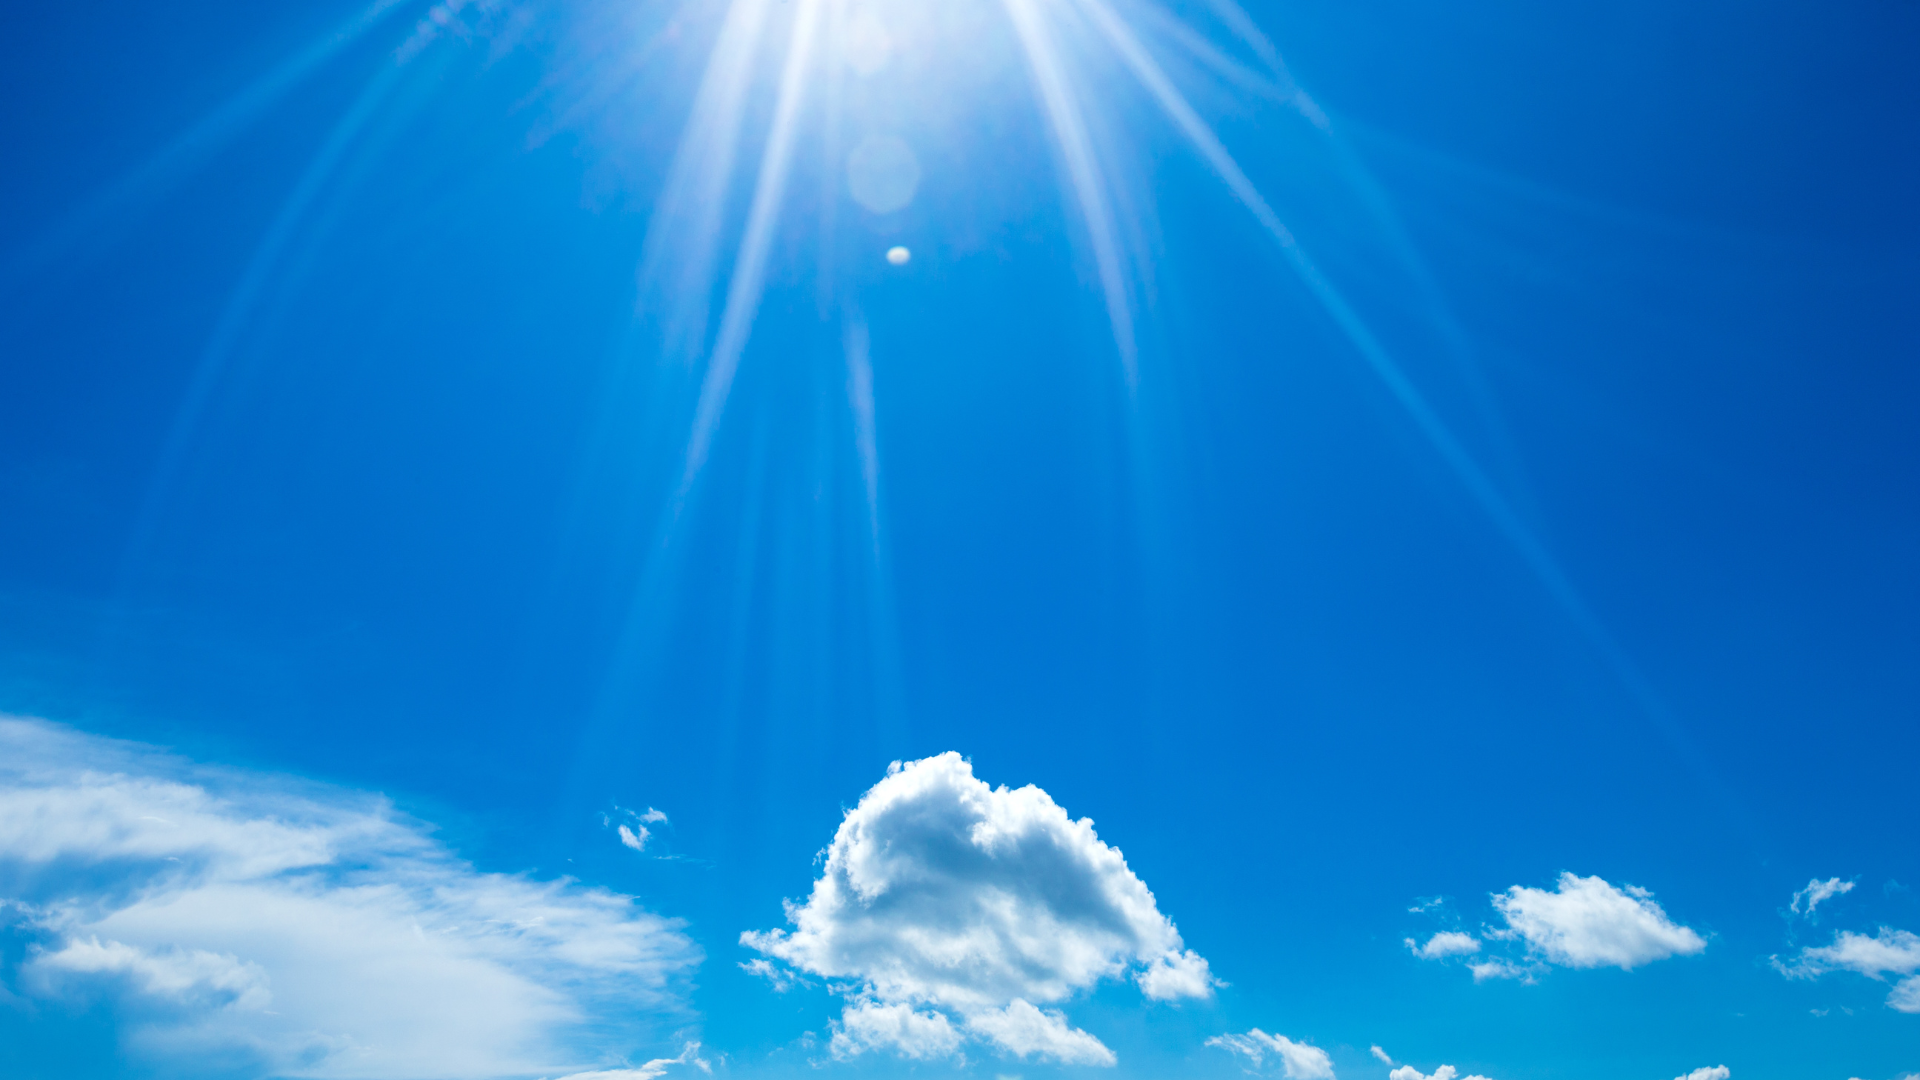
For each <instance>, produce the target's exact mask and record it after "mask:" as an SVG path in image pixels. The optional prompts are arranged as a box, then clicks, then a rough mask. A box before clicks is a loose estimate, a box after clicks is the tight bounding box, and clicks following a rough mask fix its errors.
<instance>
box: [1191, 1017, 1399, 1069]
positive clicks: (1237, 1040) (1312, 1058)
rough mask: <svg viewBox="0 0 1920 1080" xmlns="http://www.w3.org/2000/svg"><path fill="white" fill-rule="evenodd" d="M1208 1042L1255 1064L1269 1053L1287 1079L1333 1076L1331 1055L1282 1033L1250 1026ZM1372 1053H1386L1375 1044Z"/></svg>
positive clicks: (1381, 1057) (1383, 1058)
mask: <svg viewBox="0 0 1920 1080" xmlns="http://www.w3.org/2000/svg"><path fill="white" fill-rule="evenodd" d="M1207 1045H1208V1046H1218V1047H1220V1048H1221V1049H1223V1050H1228V1051H1231V1052H1233V1053H1236V1054H1241V1055H1244V1056H1246V1057H1247V1058H1249V1059H1251V1060H1252V1061H1253V1065H1254V1067H1255V1068H1259V1067H1260V1064H1261V1062H1262V1061H1264V1060H1265V1059H1266V1057H1267V1055H1269V1054H1271V1055H1273V1056H1274V1057H1275V1058H1278V1059H1279V1061H1280V1069H1281V1072H1282V1074H1283V1075H1285V1076H1286V1077H1287V1080H1333V1059H1332V1058H1331V1057H1328V1056H1327V1052H1326V1051H1325V1050H1322V1049H1320V1048H1319V1047H1317V1046H1313V1045H1310V1044H1308V1043H1302V1042H1294V1041H1293V1040H1292V1039H1289V1038H1287V1037H1286V1036H1285V1035H1269V1034H1267V1033H1266V1032H1264V1031H1261V1030H1260V1029H1259V1028H1254V1029H1253V1030H1252V1031H1249V1032H1247V1033H1246V1034H1245V1035H1215V1036H1214V1037H1213V1038H1211V1039H1208V1040H1207ZM1373 1050H1374V1053H1375V1055H1377V1056H1379V1057H1380V1059H1381V1060H1382V1061H1385V1060H1387V1058H1386V1054H1385V1052H1384V1051H1382V1050H1381V1049H1380V1048H1379V1047H1377V1046H1376V1047H1374V1048H1373Z"/></svg>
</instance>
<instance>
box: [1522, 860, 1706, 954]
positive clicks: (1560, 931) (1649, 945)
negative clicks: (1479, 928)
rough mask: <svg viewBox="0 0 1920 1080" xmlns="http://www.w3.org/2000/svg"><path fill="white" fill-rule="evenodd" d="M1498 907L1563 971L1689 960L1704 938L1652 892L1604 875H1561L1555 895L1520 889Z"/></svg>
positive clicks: (1531, 944) (1534, 947)
mask: <svg viewBox="0 0 1920 1080" xmlns="http://www.w3.org/2000/svg"><path fill="white" fill-rule="evenodd" d="M1493 906H1494V907H1495V908H1496V909H1498V910H1499V912H1500V914H1501V915H1502V916H1504V917H1505V918H1506V920H1507V925H1508V926H1509V927H1510V928H1511V930H1512V931H1513V932H1514V933H1517V934H1519V935H1520V937H1521V938H1523V939H1524V940H1525V941H1526V943H1527V946H1528V947H1529V949H1531V950H1532V951H1533V952H1535V953H1538V954H1539V955H1540V956H1542V957H1544V958H1545V959H1546V960H1547V961H1549V962H1550V963H1555V964H1560V965H1562V966H1564V967H1575V968H1589V967H1617V968H1621V969H1622V970H1631V969H1633V968H1636V967H1639V966H1640V965H1642V964H1647V963H1651V962H1653V961H1655V960H1663V959H1665V958H1667V957H1669V956H1689V955H1692V954H1694V953H1697V952H1700V951H1701V950H1703V949H1705V948H1706V947H1707V943H1706V941H1705V939H1703V938H1701V936H1700V935H1699V934H1696V933H1694V932H1693V931H1692V930H1690V929H1688V928H1687V927H1684V926H1681V925H1679V924H1677V923H1675V922H1673V921H1672V920H1671V919H1668V918H1667V913H1666V912H1664V911H1662V910H1661V909H1660V905H1659V904H1656V903H1654V901H1653V894H1652V893H1650V892H1648V891H1647V890H1645V889H1640V888H1635V887H1634V886H1632V885H1628V886H1627V887H1626V888H1625V889H1624V890H1622V889H1617V888H1614V887H1613V886H1612V885H1610V884H1608V883H1607V882H1606V881H1604V880H1602V879H1601V878H1599V877H1586V878H1583V877H1580V876H1578V875H1575V874H1569V873H1563V874H1561V875H1560V881H1559V886H1558V888H1557V889H1555V891H1553V892H1548V891H1546V890H1545V889H1532V888H1527V887H1525V886H1520V885H1515V886H1514V887H1512V888H1511V889H1508V890H1507V891H1506V892H1504V893H1498V894H1496V895H1495V896H1494V898H1493Z"/></svg>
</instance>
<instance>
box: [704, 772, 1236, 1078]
mask: <svg viewBox="0 0 1920 1080" xmlns="http://www.w3.org/2000/svg"><path fill="white" fill-rule="evenodd" d="M787 918H788V921H789V922H791V923H792V924H793V929H792V930H791V931H786V930H770V931H765V932H755V931H749V932H747V933H744V934H742V935H741V936H740V941H741V943H742V944H743V945H746V946H747V947H749V948H751V949H754V950H756V951H758V952H760V953H761V954H763V955H764V956H767V957H770V958H772V959H775V960H779V961H782V962H784V963H785V964H787V965H790V966H791V967H792V968H793V969H794V970H797V971H800V972H804V973H807V974H811V975H817V976H821V977H823V978H826V979H830V980H840V981H842V982H843V983H845V984H846V988H845V989H844V990H843V991H842V992H843V993H844V995H845V996H846V997H847V999H848V1000H847V1004H846V1006H845V1011H844V1013H843V1014H842V1016H841V1019H840V1021H839V1022H838V1024H837V1025H836V1026H835V1033H834V1036H833V1041H832V1051H833V1053H834V1054H835V1055H836V1056H839V1057H850V1056H853V1055H856V1054H860V1053H864V1052H867V1051H870V1050H882V1049H885V1050H891V1051H893V1052H896V1053H899V1054H901V1055H903V1056H905V1057H908V1058H916V1059H923V1060H924V1059H930V1058H941V1057H947V1056H950V1055H952V1054H955V1053H957V1052H958V1051H959V1049H960V1047H961V1045H962V1043H964V1042H965V1041H967V1040H968V1039H970V1038H971V1039H977V1040H980V1041H982V1042H985V1043H987V1044H989V1045H991V1046H993V1047H996V1048H997V1049H999V1050H1001V1051H1002V1052H1005V1053H1008V1054H1012V1055H1014V1056H1016V1057H1022V1058H1025V1057H1028V1056H1033V1057H1038V1058H1042V1059H1050V1060H1054V1061H1058V1062H1063V1063H1072V1064H1086V1065H1111V1064H1113V1063H1114V1056H1113V1052H1112V1051H1111V1050H1109V1049H1108V1048H1107V1047H1106V1046H1105V1045H1104V1044H1102V1043H1101V1042H1100V1041H1099V1040H1098V1039H1096V1038H1095V1037H1094V1036H1092V1035H1090V1034H1088V1033H1087V1032H1084V1031H1081V1030H1078V1029H1076V1028H1074V1027H1072V1026H1071V1025H1070V1024H1069V1023H1068V1021H1067V1019H1066V1017H1065V1015H1064V1014H1063V1013H1061V1012H1060V1011H1059V1010H1058V1009H1046V1008H1042V1007H1041V1006H1045V1005H1053V1004H1056V1003H1059V1002H1062V1001H1065V1000H1066V999H1068V998H1070V997H1072V996H1073V995H1074V994H1076V993H1079V992H1081V991H1084V990H1087V989H1090V988H1091V987H1093V986H1094V985H1095V984H1096V983H1098V982H1100V981H1102V980H1107V979H1119V978H1123V977H1128V976H1130V977H1131V978H1132V979H1133V981H1134V982H1136V983H1137V984H1138V985H1139V987H1140V989H1141V991H1142V992H1143V993H1144V994H1145V995H1146V996H1147V997H1149V998H1153V999H1156V1000H1162V1001H1165V1000H1174V999H1178V998H1207V997H1210V996H1211V995H1212V993H1213V987H1214V986H1215V985H1216V983H1217V980H1216V979H1214V977H1213V975H1212V972H1211V971H1210V970H1209V969H1208V966H1207V962H1206V960H1204V959H1202V958H1201V957H1200V956H1199V954H1197V953H1195V952H1193V951H1192V950H1190V949H1187V948H1186V947H1185V945H1184V944H1183V943H1182V941H1181V939H1180V934H1179V932H1178V931H1177V930H1175V929H1174V925H1173V923H1172V922H1171V921H1170V920H1169V919H1167V917H1166V916H1164V915H1162V914H1161V913H1160V910H1159V908H1158V907H1157V906H1156V905H1155V902H1154V898H1153V893H1151V892H1150V891H1148V889H1147V887H1146V884H1145V883H1144V882H1142V881H1141V880H1140V879H1139V877H1137V876H1136V875H1135V874H1134V873H1133V871H1132V870H1131V869H1129V868H1128V867H1127V863H1126V859H1125V858H1124V857H1122V855H1121V854H1120V852H1119V851H1118V850H1117V849H1115V848H1112V847H1109V846H1108V845H1107V844H1105V843H1103V842H1101V840H1100V839H1099V837H1098V836H1096V835H1095V833H1094V830H1093V822H1092V821H1090V820H1088V819H1086V818H1082V819H1080V820H1078V821H1074V820H1072V819H1070V818H1068V816H1067V812H1066V811H1065V810H1064V809H1062V808H1061V807H1060V806H1059V804H1057V803H1055V802H1054V801H1053V799H1052V798H1051V797H1049V796H1048V795H1047V793H1046V792H1044V791H1042V790H1040V789H1039V788H1038V787H1035V786H1033V785H1028V786H1026V787H1023V788H1020V789H1019V790H1009V789H1008V788H1006V787H1004V786H1003V787H999V788H990V787H988V786H987V785H986V784H985V783H984V782H982V781H980V780H978V779H976V778H975V777H974V775H973V767H972V765H970V764H969V763H968V762H967V761H966V760H965V759H964V758H962V757H961V756H960V755H959V754H957V753H953V752H951V751H949V752H948V753H945V754H941V755H939V756H937V757H931V758H926V759H924V760H921V761H914V762H909V763H907V764H905V765H902V764H900V763H898V762H895V763H894V764H893V765H892V766H889V767H888V770H887V775H886V777H885V778H884V779H882V780H881V781H880V782H879V783H877V784H875V785H874V786H873V787H872V788H871V789H870V790H868V791H867V793H866V794H865V795H863V796H862V797H861V799H860V802H859V805H857V806H856V807H854V809H852V810H851V811H848V813H847V815H846V819H845V820H844V821H842V822H841V824H840V828H839V830H838V831H837V832H836V833H835V834H834V838H833V843H832V845H831V846H830V847H829V848H828V849H827V852H826V866H825V869H824V871H823V872H822V874H821V876H820V878H819V880H817V881H815V882H814V885H813V890H812V893H811V895H810V896H809V897H808V898H807V901H806V902H805V903H804V904H795V903H792V902H788V904H787Z"/></svg>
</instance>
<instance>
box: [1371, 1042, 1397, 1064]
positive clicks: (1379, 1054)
mask: <svg viewBox="0 0 1920 1080" xmlns="http://www.w3.org/2000/svg"><path fill="white" fill-rule="evenodd" d="M1367 1049H1369V1050H1371V1051H1372V1052H1373V1057H1374V1060H1376V1061H1378V1062H1379V1063H1380V1064H1382V1065H1391V1064H1393V1058H1391V1057H1389V1056H1388V1055H1387V1052H1386V1051H1385V1050H1382V1049H1380V1048H1379V1047H1378V1046H1370V1047H1368V1048H1367Z"/></svg>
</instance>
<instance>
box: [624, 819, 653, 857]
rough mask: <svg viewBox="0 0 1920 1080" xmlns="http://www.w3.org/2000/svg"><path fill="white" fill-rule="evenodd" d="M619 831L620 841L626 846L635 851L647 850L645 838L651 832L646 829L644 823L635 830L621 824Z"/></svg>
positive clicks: (646, 838) (650, 834) (649, 835)
mask: <svg viewBox="0 0 1920 1080" xmlns="http://www.w3.org/2000/svg"><path fill="white" fill-rule="evenodd" d="M619 832H620V842H621V843H622V844H625V845H626V846H627V847H630V848H632V849H633V850H635V851H645V850H647V840H648V838H649V837H651V836H652V835H653V834H652V833H650V832H648V831H647V827H646V826H645V825H642V826H640V827H639V828H638V829H637V830H636V829H630V828H628V827H627V826H625V825H622V826H620V830H619Z"/></svg>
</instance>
